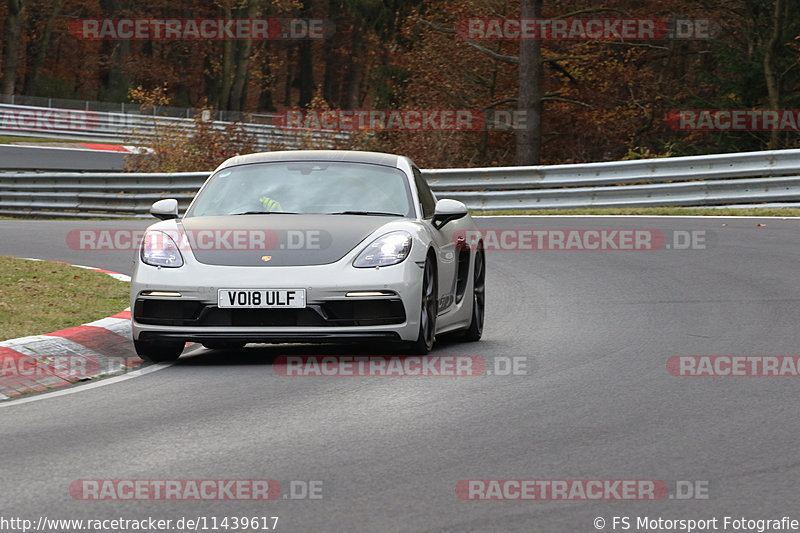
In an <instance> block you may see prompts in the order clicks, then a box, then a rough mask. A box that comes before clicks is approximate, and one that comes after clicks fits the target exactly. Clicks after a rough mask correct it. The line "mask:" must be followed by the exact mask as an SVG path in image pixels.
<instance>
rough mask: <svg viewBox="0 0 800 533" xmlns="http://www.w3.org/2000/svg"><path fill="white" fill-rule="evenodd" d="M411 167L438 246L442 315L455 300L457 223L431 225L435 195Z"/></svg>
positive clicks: (432, 234)
mask: <svg viewBox="0 0 800 533" xmlns="http://www.w3.org/2000/svg"><path fill="white" fill-rule="evenodd" d="M412 168H413V171H414V183H415V185H416V188H417V196H418V197H419V203H420V208H421V211H422V216H423V219H424V222H425V225H426V227H427V228H428V233H429V234H430V235H431V238H432V240H433V241H434V242H435V243H436V246H437V248H438V255H439V256H438V263H439V264H438V272H439V276H438V282H439V314H440V315H442V314H445V313H447V312H448V311H450V310H451V308H452V307H453V303H454V302H455V293H456V266H457V263H458V251H457V249H456V242H455V233H456V228H457V225H456V224H452V223H451V224H446V225H445V226H444V227H443V228H441V229H436V228H435V227H434V226H433V213H434V211H435V209H436V197H435V196H434V194H433V192H432V191H431V189H430V187H429V186H428V183H427V182H426V181H425V178H423V177H422V172H420V170H419V169H418V168H417V167H416V166H415V167H412Z"/></svg>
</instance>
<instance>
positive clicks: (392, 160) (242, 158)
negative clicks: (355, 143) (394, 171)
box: [217, 150, 401, 170]
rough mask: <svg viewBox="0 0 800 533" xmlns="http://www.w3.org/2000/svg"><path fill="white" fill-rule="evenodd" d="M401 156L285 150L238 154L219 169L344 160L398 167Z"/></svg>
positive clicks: (348, 151)
mask: <svg viewBox="0 0 800 533" xmlns="http://www.w3.org/2000/svg"><path fill="white" fill-rule="evenodd" d="M400 159H401V156H398V155H393V154H384V153H381V152H361V151H358V150H284V151H279V152H259V153H255V154H246V155H237V156H235V157H232V158H230V159H228V160H227V161H225V162H223V163H222V164H221V165H220V166H219V167H217V170H220V169H223V168H227V167H232V166H236V165H249V164H252V163H274V162H279V161H344V162H349V163H371V164H374V165H385V166H389V167H395V168H396V167H398V163H399V161H400Z"/></svg>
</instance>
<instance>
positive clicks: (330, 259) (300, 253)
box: [179, 214, 398, 267]
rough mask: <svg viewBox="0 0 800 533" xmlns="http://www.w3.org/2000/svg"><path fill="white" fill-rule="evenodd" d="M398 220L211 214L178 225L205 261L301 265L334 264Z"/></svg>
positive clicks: (380, 217) (328, 216)
mask: <svg viewBox="0 0 800 533" xmlns="http://www.w3.org/2000/svg"><path fill="white" fill-rule="evenodd" d="M396 220H398V218H396V217H384V216H360V215H288V214H287V215H283V214H269V215H235V216H209V217H191V218H186V219H183V220H182V221H180V223H179V229H183V230H184V231H185V237H186V238H187V239H188V245H189V246H190V247H191V250H192V253H193V254H194V256H195V258H196V259H197V260H198V261H199V262H201V263H205V264H208V265H224V266H261V267H271V266H302V265H324V264H328V263H334V262H336V261H338V260H340V259H341V258H342V257H344V256H345V255H347V253H348V252H350V251H351V250H352V249H353V248H355V247H356V246H358V244H359V243H361V242H362V241H363V240H364V239H366V238H367V237H368V236H369V235H370V234H372V233H373V232H374V231H376V230H378V229H379V228H380V227H381V226H384V225H386V224H387V223H391V222H392V221H396ZM181 226H182V228H181ZM364 244H367V243H364Z"/></svg>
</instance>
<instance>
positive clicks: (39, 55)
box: [25, 0, 64, 96]
mask: <svg viewBox="0 0 800 533" xmlns="http://www.w3.org/2000/svg"><path fill="white" fill-rule="evenodd" d="M63 5H64V0H58V1H57V2H55V4H54V5H53V11H52V12H51V13H50V15H49V16H48V17H47V22H45V25H44V30H42V38H41V39H40V40H39V46H38V48H37V49H36V58H35V59H34V61H33V68H31V70H30V72H29V73H28V75H27V76H26V78H25V92H26V94H29V95H31V96H36V90H37V88H38V85H39V74H40V73H41V72H42V67H43V66H44V60H45V59H47V52H49V50H50V39H51V38H52V35H53V25H54V24H55V22H56V19H57V18H58V16H59V15H60V14H61V8H62V7H63Z"/></svg>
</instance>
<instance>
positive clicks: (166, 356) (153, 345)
mask: <svg viewBox="0 0 800 533" xmlns="http://www.w3.org/2000/svg"><path fill="white" fill-rule="evenodd" d="M133 347H134V348H135V349H136V354H137V355H138V356H139V357H141V358H142V359H144V360H145V361H147V362H148V363H164V362H168V361H177V360H178V357H180V356H181V352H183V347H184V343H182V342H150V341H133Z"/></svg>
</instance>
